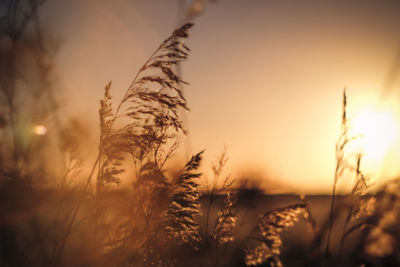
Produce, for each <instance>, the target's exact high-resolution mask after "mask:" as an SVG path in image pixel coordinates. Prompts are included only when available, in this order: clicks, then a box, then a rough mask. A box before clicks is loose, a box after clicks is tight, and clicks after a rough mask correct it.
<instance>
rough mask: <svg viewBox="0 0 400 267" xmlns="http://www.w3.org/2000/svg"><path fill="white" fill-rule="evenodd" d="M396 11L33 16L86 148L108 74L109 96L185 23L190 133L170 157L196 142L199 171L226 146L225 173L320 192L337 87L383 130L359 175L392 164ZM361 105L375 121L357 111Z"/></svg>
mask: <svg viewBox="0 0 400 267" xmlns="http://www.w3.org/2000/svg"><path fill="white" fill-rule="evenodd" d="M399 10H400V3H398V2H397V1H384V2H382V1H324V2H321V1H301V3H300V2H299V1H294V0H293V1H262V0H253V1H245V0H218V1H205V0H204V1H174V0H168V1H165V0H152V1H147V0H116V1H107V0H87V1H78V0H70V1H46V2H45V3H44V4H43V5H42V6H41V7H40V24H41V25H42V27H43V28H45V29H46V31H48V32H50V33H51V34H52V36H53V39H55V40H56V41H57V42H56V43H57V50H56V52H55V53H54V57H53V66H54V77H55V80H56V88H55V90H54V93H55V95H56V98H57V99H59V101H60V103H62V104H61V105H60V106H59V112H60V113H61V114H62V117H64V118H67V117H68V118H71V117H72V118H77V119H78V120H79V121H80V122H81V124H82V125H84V127H85V128H86V129H88V130H87V131H86V132H85V134H84V135H82V138H84V144H85V146H86V149H87V154H88V155H90V154H93V153H91V152H92V151H94V150H95V149H96V142H97V141H98V140H97V133H98V108H99V99H101V97H102V94H103V88H104V86H105V85H106V84H107V83H108V81H110V80H112V82H113V89H112V94H113V96H114V100H116V101H118V100H119V99H120V98H121V97H122V96H123V93H124V92H125V90H126V88H127V87H128V85H129V84H130V82H131V80H132V79H133V77H134V75H135V74H136V72H137V70H138V69H139V68H140V67H141V66H142V64H143V62H144V61H145V60H146V59H147V58H148V56H149V55H150V54H151V53H152V52H153V51H154V50H155V49H156V48H157V46H158V44H159V43H160V42H161V41H162V40H164V39H165V38H166V37H167V36H168V35H169V34H170V33H171V31H172V30H173V29H174V28H176V27H177V26H178V25H180V24H181V23H182V22H184V21H185V20H190V21H193V22H194V23H195V24H196V25H195V27H194V28H193V29H192V31H191V36H190V38H189V39H188V41H187V42H188V44H189V46H190V48H191V50H192V51H191V53H190V56H189V60H188V61H187V62H185V63H184V64H183V65H182V66H181V71H182V74H183V78H184V80H186V81H188V82H189V83H190V85H189V86H186V87H185V96H186V98H187V100H188V103H189V107H190V109H191V111H190V112H188V113H187V114H185V116H184V120H185V124H186V127H187V129H188V130H189V136H188V138H189V139H188V140H185V141H183V142H182V144H184V148H183V149H184V150H185V153H177V157H176V160H177V161H183V160H185V157H187V155H189V154H191V153H196V152H198V151H200V150H203V149H205V150H206V160H205V164H204V172H205V176H206V177H207V176H209V174H208V171H207V170H208V169H210V168H209V163H210V162H211V161H213V160H214V158H215V156H217V155H218V154H219V153H220V152H221V150H223V147H224V146H226V147H227V153H228V155H229V161H228V163H227V165H226V170H228V172H229V173H231V175H232V177H234V178H238V179H240V178H249V179H250V180H252V181H255V183H256V184H258V185H259V186H261V187H262V188H264V189H265V190H266V191H267V192H270V193H287V192H294V193H329V192H330V190H331V184H332V179H333V174H334V169H335V142H336V140H337V138H338V136H339V134H340V120H341V105H342V91H343V88H344V87H346V88H347V95H348V110H349V117H350V118H351V119H352V120H353V121H361V126H360V127H359V128H358V129H365V125H367V126H368V127H370V128H372V129H375V130H376V129H378V130H379V131H381V132H379V133H375V135H377V136H378V138H377V139H374V141H371V142H378V143H377V144H376V145H375V146H377V147H384V148H385V149H383V150H384V151H379V153H378V152H376V151H375V152H376V153H375V152H374V150H371V151H367V152H369V155H368V153H367V154H366V155H365V162H366V164H365V168H366V172H367V173H368V174H370V175H371V176H373V177H374V179H375V180H376V183H378V184H380V183H382V181H383V180H385V179H388V178H391V177H393V176H395V175H397V174H398V172H399V170H400V167H399V166H400V165H399V164H398V162H399V160H400V142H399V138H398V136H399V135H398V134H397V125H398V124H399V119H400V116H399V114H400V113H399V104H398V103H399V100H400V99H399V92H400V91H399V87H400V83H399V79H398V76H399V74H400V71H398V69H399V61H400V35H399V28H400V17H399V16H398V12H399ZM365 110H368V111H369V112H375V113H373V114H378V115H376V116H375V115H374V116H375V117H376V118H377V119H375V120H370V119H369V118H371V116H369V117H368V119H366V120H365V119H362V118H363V117H362V116H363V115H362V114H365ZM371 110H373V111H371ZM363 112H364V113H363ZM377 112H378V113H377ZM379 112H381V113H379ZM360 114H361V115H360ZM379 114H390V115H388V116H386V115H382V116H383V117H382V118H383V119H382V118H381V117H380V116H381V115H379ZM385 116H386V117H385ZM372 117H373V116H372ZM387 117H390V119H388V120H389V121H390V122H388V124H384V125H383V126H382V125H381V124H379V123H380V122H382V121H385V120H386V118H387ZM368 129H369V128H368ZM47 130H48V131H51V128H49V129H47ZM361 131H362V130H361ZM385 132H386V133H387V132H391V134H389V136H387V135H385ZM389 139H390V142H389V143H388V142H386V141H385V142H386V143H385V144H380V143H379V142H380V141H379V140H381V141H382V140H389ZM184 155H186V156H184ZM88 157H89V156H88ZM89 159H90V157H89V158H88V160H89ZM93 160H94V159H93ZM340 186H341V187H339V190H340V188H345V185H340Z"/></svg>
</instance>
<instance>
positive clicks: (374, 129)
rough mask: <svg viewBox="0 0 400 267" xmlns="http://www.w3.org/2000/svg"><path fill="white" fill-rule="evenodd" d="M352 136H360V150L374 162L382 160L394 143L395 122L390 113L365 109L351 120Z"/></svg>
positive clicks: (395, 133)
mask: <svg viewBox="0 0 400 267" xmlns="http://www.w3.org/2000/svg"><path fill="white" fill-rule="evenodd" d="M352 130H353V132H354V134H356V135H360V138H359V141H360V145H361V150H362V152H363V154H364V155H365V156H367V157H368V158H370V159H374V160H375V161H379V160H382V159H383V157H384V156H385V153H386V152H387V150H388V149H389V148H390V146H391V145H392V144H393V143H394V141H395V139H396V135H397V131H398V129H397V121H396V119H395V116H394V114H393V113H391V112H390V111H386V110H385V111H384V110H375V109H365V110H363V111H362V112H360V113H359V114H358V115H357V116H356V117H354V119H353V120H352Z"/></svg>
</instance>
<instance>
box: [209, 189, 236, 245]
mask: <svg viewBox="0 0 400 267" xmlns="http://www.w3.org/2000/svg"><path fill="white" fill-rule="evenodd" d="M237 220H238V218H237V216H236V215H235V214H234V204H233V203H232V199H231V196H230V194H226V197H225V201H224V207H223V208H222V210H221V211H219V212H218V216H217V222H216V224H215V227H214V230H213V233H212V237H213V238H214V240H216V241H217V242H218V243H219V244H226V243H229V242H233V240H234V230H235V227H236V224H237Z"/></svg>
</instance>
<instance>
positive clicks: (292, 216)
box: [245, 203, 308, 266]
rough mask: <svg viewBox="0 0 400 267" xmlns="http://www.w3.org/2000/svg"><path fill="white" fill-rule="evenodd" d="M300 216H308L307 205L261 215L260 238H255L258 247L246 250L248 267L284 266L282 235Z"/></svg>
mask: <svg viewBox="0 0 400 267" xmlns="http://www.w3.org/2000/svg"><path fill="white" fill-rule="evenodd" d="M300 214H303V216H305V217H307V216H308V212H307V207H306V204H303V203H301V204H295V205H290V206H288V207H285V208H281V209H275V210H273V211H271V212H268V213H266V214H264V215H261V216H260V219H259V222H258V231H259V233H258V235H259V236H258V237H256V238H255V240H256V246H254V247H253V248H250V249H247V250H246V255H245V263H246V265H247V266H251V265H258V264H262V263H265V262H268V263H269V264H270V266H282V262H281V260H280V259H279V255H280V253H281V246H282V239H281V236H280V233H281V232H282V231H283V230H285V229H287V228H288V227H291V226H293V225H294V224H295V223H296V222H297V221H298V217H299V215H300Z"/></svg>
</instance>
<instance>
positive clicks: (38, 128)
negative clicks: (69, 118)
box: [33, 125, 47, 135]
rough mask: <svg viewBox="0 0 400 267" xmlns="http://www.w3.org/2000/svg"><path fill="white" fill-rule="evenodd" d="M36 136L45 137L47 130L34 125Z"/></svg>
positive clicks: (44, 127)
mask: <svg viewBox="0 0 400 267" xmlns="http://www.w3.org/2000/svg"><path fill="white" fill-rule="evenodd" d="M33 131H34V132H35V134H37V135H45V134H46V133H47V128H46V126H44V125H36V126H35V127H34V129H33Z"/></svg>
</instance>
